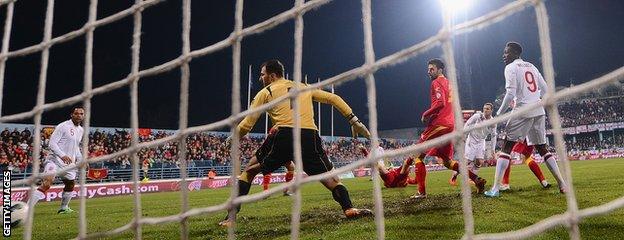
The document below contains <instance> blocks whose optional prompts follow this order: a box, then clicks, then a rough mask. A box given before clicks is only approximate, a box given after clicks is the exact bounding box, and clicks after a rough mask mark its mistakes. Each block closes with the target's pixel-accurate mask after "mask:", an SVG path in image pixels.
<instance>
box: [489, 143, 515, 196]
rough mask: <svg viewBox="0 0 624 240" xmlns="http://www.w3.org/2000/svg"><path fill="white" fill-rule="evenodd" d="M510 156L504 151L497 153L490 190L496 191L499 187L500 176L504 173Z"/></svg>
mask: <svg viewBox="0 0 624 240" xmlns="http://www.w3.org/2000/svg"><path fill="white" fill-rule="evenodd" d="M510 159H511V156H509V154H506V153H502V152H501V153H500V154H499V155H498V159H497V160H496V173H495V174H494V184H493V185H492V190H491V191H492V192H498V189H499V188H500V182H501V178H502V177H503V175H504V174H505V170H507V167H508V166H509V160H510Z"/></svg>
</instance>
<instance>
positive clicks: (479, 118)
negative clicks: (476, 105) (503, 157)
mask: <svg viewBox="0 0 624 240" xmlns="http://www.w3.org/2000/svg"><path fill="white" fill-rule="evenodd" d="M485 120H487V119H485V115H483V113H482V112H480V111H477V112H476V113H475V114H472V116H471V117H470V118H469V119H468V121H466V123H465V124H464V128H466V127H468V126H471V125H475V124H478V123H481V122H483V121H485ZM490 134H491V135H492V136H493V137H494V138H496V125H491V126H487V127H484V128H481V129H476V130H474V131H471V132H470V133H468V137H467V138H466V142H471V143H483V144H485V138H486V137H487V136H488V135H490Z"/></svg>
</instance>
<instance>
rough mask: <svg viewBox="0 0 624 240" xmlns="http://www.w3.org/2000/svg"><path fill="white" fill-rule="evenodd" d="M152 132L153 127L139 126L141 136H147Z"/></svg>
mask: <svg viewBox="0 0 624 240" xmlns="http://www.w3.org/2000/svg"><path fill="white" fill-rule="evenodd" d="M150 134H152V129H151V128H139V136H141V137H147V136H149V135H150Z"/></svg>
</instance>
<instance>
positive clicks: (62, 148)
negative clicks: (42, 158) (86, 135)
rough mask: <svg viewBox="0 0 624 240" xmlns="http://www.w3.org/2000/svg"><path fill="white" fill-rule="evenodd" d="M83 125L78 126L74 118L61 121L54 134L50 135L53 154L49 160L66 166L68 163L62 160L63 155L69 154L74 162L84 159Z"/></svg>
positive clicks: (49, 156)
mask: <svg viewBox="0 0 624 240" xmlns="http://www.w3.org/2000/svg"><path fill="white" fill-rule="evenodd" d="M82 133H83V129H82V126H76V125H74V123H73V122H72V120H67V121H65V122H62V123H60V124H59V125H57V126H56V128H54V132H52V136H50V143H49V145H48V146H49V148H50V151H51V154H49V155H48V158H47V160H49V161H52V162H54V163H55V164H56V165H58V166H61V167H64V166H66V165H67V164H65V162H63V160H61V157H63V156H68V157H70V158H71V159H72V162H73V163H75V162H76V161H79V160H82V154H81V153H80V141H82Z"/></svg>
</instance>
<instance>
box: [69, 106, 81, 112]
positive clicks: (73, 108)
mask: <svg viewBox="0 0 624 240" xmlns="http://www.w3.org/2000/svg"><path fill="white" fill-rule="evenodd" d="M76 109H82V110H83V111H84V107H82V106H73V107H72V108H71V112H70V113H74V111H76Z"/></svg>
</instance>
